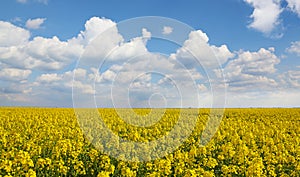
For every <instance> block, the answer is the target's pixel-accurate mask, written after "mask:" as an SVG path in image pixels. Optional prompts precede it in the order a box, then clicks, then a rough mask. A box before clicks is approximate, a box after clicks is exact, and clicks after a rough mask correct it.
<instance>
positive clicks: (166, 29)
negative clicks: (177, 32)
mask: <svg viewBox="0 0 300 177" xmlns="http://www.w3.org/2000/svg"><path fill="white" fill-rule="evenodd" d="M172 32H173V28H172V27H170V26H164V27H163V30H162V34H165V35H168V34H171V33H172Z"/></svg>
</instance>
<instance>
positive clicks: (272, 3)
mask: <svg viewBox="0 0 300 177" xmlns="http://www.w3.org/2000/svg"><path fill="white" fill-rule="evenodd" d="M244 1H245V2H246V3H248V4H250V5H251V6H252V7H253V8H254V10H253V13H252V14H251V16H250V17H251V18H252V19H253V21H252V22H251V23H250V25H249V27H250V28H253V29H256V30H258V31H261V32H263V33H265V34H270V33H271V32H272V31H273V30H274V29H275V28H276V27H277V26H278V25H279V24H280V19H279V17H280V14H281V12H282V11H283V9H282V8H281V6H280V2H281V1H280V0H264V1H261V0H244Z"/></svg>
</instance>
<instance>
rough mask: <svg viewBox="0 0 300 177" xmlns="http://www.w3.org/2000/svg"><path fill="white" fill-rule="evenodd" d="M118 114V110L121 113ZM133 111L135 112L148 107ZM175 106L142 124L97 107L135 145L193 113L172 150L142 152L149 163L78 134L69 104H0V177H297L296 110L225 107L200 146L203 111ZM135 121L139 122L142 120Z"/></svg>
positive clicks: (112, 143)
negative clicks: (186, 130)
mask: <svg viewBox="0 0 300 177" xmlns="http://www.w3.org/2000/svg"><path fill="white" fill-rule="evenodd" d="M82 111H84V110H82ZM119 111H121V112H122V115H126V112H127V111H128V110H126V109H122V110H119ZM134 111H135V113H136V114H138V115H147V114H149V112H151V111H149V110H147V109H135V110H134ZM181 111H182V110H180V109H167V110H166V112H165V113H164V114H163V116H162V117H161V119H160V120H159V121H158V122H156V123H155V124H153V125H151V126H149V127H147V128H142V127H138V126H134V125H132V124H129V123H128V122H126V121H124V120H123V119H122V118H120V117H119V115H118V113H117V111H115V110H114V109H99V114H100V115H101V116H102V118H103V120H104V122H105V124H106V126H107V127H109V128H110V129H111V130H112V131H113V132H114V133H115V134H117V135H118V136H119V137H121V138H124V139H127V140H131V141H136V142H150V141H152V140H155V139H157V138H161V137H163V136H165V135H167V134H168V132H169V131H171V130H172V128H173V127H174V126H175V124H176V123H177V121H178V119H179V116H186V120H183V121H182V126H186V124H188V123H189V115H197V123H196V125H195V126H194V130H193V131H192V133H191V134H190V136H189V138H188V139H187V140H186V141H185V142H184V143H182V144H181V146H180V147H179V148H177V149H176V150H175V151H173V152H171V153H169V154H168V155H166V156H164V157H162V158H153V157H155V154H150V155H149V157H145V159H147V158H148V159H149V161H144V162H128V161H126V160H118V159H119V158H114V157H113V156H109V155H107V154H104V153H103V152H102V151H101V150H99V148H96V146H95V145H96V144H97V142H93V143H92V142H91V140H97V138H96V136H99V135H97V134H95V132H93V131H90V132H89V133H85V134H84V133H83V129H84V128H85V127H84V126H85V125H84V124H83V125H80V126H79V124H78V121H77V117H76V116H75V114H74V111H73V109H67V108H64V109H62V108H55V109H54V108H53V109H50V108H0V177H2V176H3V177H4V176H6V177H8V176H25V177H34V176H98V177H102V176H105V177H108V176H129V177H131V176H132V177H133V176H188V177H190V176H295V177H296V176H300V148H299V147H300V136H299V134H300V129H299V127H300V109H296V108H295V109H226V110H225V113H224V118H223V120H222V122H221V125H220V127H219V129H218V131H217V132H216V134H215V135H214V137H213V138H212V140H211V141H210V142H209V143H208V144H207V145H206V146H204V147H201V146H199V145H200V141H201V134H202V132H203V130H204V128H205V125H206V124H205V122H206V121H207V120H208V118H209V116H210V114H209V112H210V110H209V109H200V110H198V109H187V110H185V111H184V114H180V112H181ZM128 115H130V114H128ZM86 116H87V117H88V116H89V115H88V112H87V115H86ZM152 116H154V117H153V118H155V114H152ZM87 121H93V120H89V119H88V118H87ZM139 121H140V120H139ZM143 121H144V122H143V123H144V124H145V125H146V124H149V122H147V121H150V120H149V119H145V120H143ZM86 125H89V124H86ZM101 126H103V125H95V127H93V128H100V129H101V128H103V127H101ZM180 133H184V132H180ZM98 143H100V144H99V146H98V147H102V148H105V149H113V147H114V146H118V147H120V148H121V149H122V148H124V149H130V148H132V147H131V146H130V145H128V144H122V142H120V141H118V140H116V139H113V138H112V139H111V140H110V141H107V142H98ZM165 143H168V142H165ZM149 148H152V149H153V148H154V149H155V148H158V147H155V146H154V147H149ZM159 148H168V146H163V145H160V146H159ZM100 149H101V148H100ZM146 151H147V149H145V152H146ZM133 153H134V152H133ZM114 155H115V154H114ZM119 156H120V157H121V156H122V157H123V158H124V159H126V158H127V157H126V155H124V154H119Z"/></svg>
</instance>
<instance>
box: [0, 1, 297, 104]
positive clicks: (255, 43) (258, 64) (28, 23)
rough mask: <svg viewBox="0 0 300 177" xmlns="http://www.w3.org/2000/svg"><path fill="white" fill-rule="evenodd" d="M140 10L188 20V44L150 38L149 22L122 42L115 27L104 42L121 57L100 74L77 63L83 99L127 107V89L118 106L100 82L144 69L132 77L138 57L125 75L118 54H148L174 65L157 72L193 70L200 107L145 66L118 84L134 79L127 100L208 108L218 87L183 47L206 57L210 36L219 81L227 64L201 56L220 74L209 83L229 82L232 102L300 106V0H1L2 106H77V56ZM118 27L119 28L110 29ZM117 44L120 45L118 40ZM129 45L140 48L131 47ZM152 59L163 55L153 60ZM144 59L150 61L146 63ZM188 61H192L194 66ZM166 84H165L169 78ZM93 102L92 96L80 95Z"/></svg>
mask: <svg viewBox="0 0 300 177" xmlns="http://www.w3.org/2000/svg"><path fill="white" fill-rule="evenodd" d="M142 16H161V17H167V18H171V19H175V20H177V21H178V22H182V23H184V24H187V25H189V26H190V27H191V28H193V30H191V31H190V34H186V36H185V39H186V41H185V43H182V44H180V45H182V46H179V45H175V44H172V43H170V42H168V41H163V40H155V39H154V38H153V39H151V36H153V35H154V34H155V32H153V31H151V30H150V31H149V29H147V28H143V31H142V29H137V30H138V31H140V32H139V33H138V34H137V35H139V36H136V37H140V38H144V40H142V42H141V39H132V41H133V42H132V43H130V41H127V39H125V41H124V39H123V41H122V39H119V38H118V37H120V36H118V34H117V33H113V32H112V33H110V35H111V36H110V37H111V40H110V38H109V39H107V40H109V41H106V42H107V44H116V45H118V46H117V47H118V49H117V50H119V51H116V52H115V53H116V54H112V55H116V56H115V57H112V58H110V60H111V63H110V64H109V65H107V66H104V67H105V69H104V71H102V72H95V68H93V67H92V66H89V65H85V63H79V66H77V68H76V69H75V71H78V72H79V73H80V74H79V75H80V79H81V80H78V81H77V82H76V84H77V85H76V84H75V86H77V87H76V88H78V90H76V89H75V90H76V91H78V94H79V95H81V92H82V93H83V94H82V95H84V94H87V95H93V94H95V93H97V94H96V95H97V96H99V98H98V99H101V100H103V101H102V102H101V104H103V106H113V105H112V104H118V105H119V106H120V107H124V106H126V105H127V101H126V98H125V97H126V93H125V92H124V93H123V92H120V91H118V93H115V95H116V96H115V97H117V98H118V99H120V102H119V103H111V97H110V98H109V96H110V95H111V94H110V90H109V89H108V90H106V91H103V88H104V87H107V88H109V87H110V86H111V83H112V81H115V80H117V78H113V79H112V77H115V76H116V75H117V76H119V77H120V78H122V77H121V76H122V73H123V74H125V75H126V77H127V76H128V77H129V76H130V75H131V74H132V75H136V74H137V73H134V74H133V72H137V71H138V69H136V68H135V65H136V63H138V61H144V60H143V59H140V60H138V58H139V57H136V58H137V59H136V60H134V61H135V62H134V63H130V62H129V63H130V64H131V67H130V69H129V68H127V69H128V70H130V71H132V72H131V73H124V72H123V70H124V68H126V66H125V64H124V60H121V58H126V57H128V56H131V57H132V56H138V55H141V52H142V51H143V52H144V53H142V54H143V56H144V57H145V58H151V59H149V60H152V61H151V63H152V64H153V65H155V63H154V62H155V61H156V62H158V63H156V64H158V65H161V64H162V63H163V62H164V61H165V60H166V63H165V64H166V65H168V64H167V63H168V62H169V64H170V62H171V64H170V65H169V66H168V67H170V68H168V67H166V68H163V67H162V68H160V67H158V69H157V70H159V71H160V72H163V71H164V69H165V70H168V71H170V73H169V74H170V75H172V76H173V79H174V78H177V79H178V80H180V79H183V80H188V79H187V78H184V77H183V78H182V77H179V75H180V73H177V72H181V73H184V72H185V71H184V70H188V72H189V73H194V74H192V75H193V79H192V80H193V81H195V85H196V87H197V88H198V90H196V92H197V93H196V95H197V96H198V98H199V99H200V100H201V101H200V102H201V103H200V104H196V103H194V102H193V101H190V98H191V97H193V96H195V95H192V96H191V95H189V94H188V93H194V92H192V90H189V88H184V89H183V91H182V92H183V93H186V94H188V95H186V96H185V98H184V99H183V98H179V97H178V94H175V93H174V95H169V96H167V95H166V94H167V93H170V92H171V93H172V92H173V91H174V90H172V88H171V87H170V85H169V86H166V85H165V86H164V87H162V86H158V83H156V85H155V84H154V83H152V82H153V80H158V79H157V78H160V76H158V75H157V74H152V75H151V74H150V75H147V74H143V73H145V70H146V68H144V70H141V71H139V72H140V73H141V75H140V79H139V77H138V76H136V77H133V78H132V80H130V81H128V82H129V83H123V84H125V85H120V87H121V88H127V87H130V88H131V86H132V84H136V85H135V86H134V87H132V89H133V90H132V92H131V91H129V92H130V95H135V94H136V95H135V96H134V97H132V98H129V100H130V101H129V102H130V104H132V105H131V106H135V107H138V106H139V105H142V107H146V106H147V105H148V106H149V104H150V103H149V99H150V97H151V95H155V94H156V96H152V97H151V98H152V101H153V103H151V104H152V105H153V104H154V105H155V104H156V105H157V106H158V107H159V106H168V107H172V106H174V107H180V106H183V107H188V106H195V107H196V106H209V105H211V104H212V103H211V99H212V93H211V92H209V91H210V89H211V88H209V84H207V80H208V79H207V78H206V79H205V76H204V77H202V78H201V77H200V76H198V75H205V74H203V71H204V70H203V68H202V69H201V66H197V67H196V66H195V65H194V64H193V62H192V64H191V60H190V58H186V55H187V54H186V53H185V52H184V50H182V49H183V48H187V49H190V50H191V52H192V53H193V55H194V56H196V58H197V59H199V58H201V57H203V53H205V51H202V52H203V53H201V52H200V51H201V50H200V49H203V48H199V46H201V45H200V43H201V42H203V41H204V43H205V44H203V45H205V46H206V47H207V50H211V51H214V53H215V54H216V58H218V59H219V60H220V63H221V65H222V69H223V72H224V73H223V74H224V76H225V78H218V76H217V74H216V73H217V70H218V69H220V68H217V67H212V64H211V63H213V61H212V60H214V59H211V60H208V59H209V57H206V58H205V59H204V60H207V61H204V63H205V64H204V68H205V67H208V68H209V69H207V70H209V71H207V72H211V73H215V74H216V75H215V76H212V74H211V75H210V76H212V77H213V78H212V79H211V80H213V82H216V83H218V82H221V80H222V79H225V82H224V83H223V82H222V84H224V86H227V87H228V88H227V93H226V94H227V99H226V100H227V101H226V106H227V107H256V106H258V107H273V106H282V107H295V106H299V105H300V102H299V101H298V100H300V91H298V90H300V89H299V88H300V33H299V31H300V1H299V0H266V1H260V0H223V1H222V0H210V1H208V0H207V1H197V0H189V1H177V0H175V1H159V0H154V1H143V0H142V1H141V0H132V1H116V0H112V1H98V0H89V1H83V0H78V1H70V0H69V1H68V0H61V1H59V0H2V1H1V6H0V34H1V35H0V69H1V70H0V84H1V87H0V98H1V100H2V101H1V103H0V105H3V106H17V105H20V106H67V107H69V106H72V74H73V71H74V68H75V63H76V62H77V61H78V59H79V58H80V56H81V57H82V55H83V56H85V55H87V51H88V50H87V47H88V46H89V44H88V43H89V42H92V39H94V40H95V39H96V37H97V36H98V35H99V34H100V32H101V31H104V29H108V28H109V27H112V26H113V25H115V24H118V23H120V22H122V21H124V20H128V19H132V18H136V17H142ZM166 23H167V22H166ZM121 26H122V25H120V26H117V27H116V28H117V31H118V32H119V33H120V34H119V35H121V38H122V37H124V36H122V29H121ZM125 26H126V25H125ZM165 27H168V26H167V25H166V26H165ZM111 29H112V31H113V27H112V28H111ZM173 31H174V32H173ZM175 32H176V28H174V29H173V28H172V30H171V32H170V35H169V34H167V35H169V36H171V35H172V33H173V34H175ZM147 34H148V35H150V36H147ZM113 37H115V38H113ZM100 38H101V37H100ZM117 38H118V39H117ZM206 39H207V41H206ZM114 40H115V41H114ZM114 42H115V43H114ZM120 42H121V43H122V44H119V43H120ZM199 42H200V43H199ZM95 43H96V42H95ZM131 44H132V45H133V46H134V47H135V48H134V49H131V48H128V46H131ZM104 47H105V46H104ZM125 49H126V50H125ZM197 49H199V50H197ZM99 50H102V49H101V48H100V49H99ZM124 50H125V51H124ZM129 50H130V51H131V50H132V52H133V54H132V53H130V55H129V54H128V51H129ZM122 52H123V53H122ZM154 52H159V53H161V55H162V54H164V57H162V56H156V55H155V56H154ZM99 55H100V54H99ZM98 57H99V56H98ZM116 57H119V58H118V59H116ZM155 57H157V60H156V59H153V58H155ZM159 58H160V59H159ZM177 61H179V62H181V64H182V65H183V66H185V67H186V68H185V69H183V68H181V69H182V70H180V69H178V68H177V69H174V67H175V65H176V64H174V63H176V62H177ZM122 62H123V63H122ZM144 62H149V61H148V60H146V59H145V61H144ZM160 62H161V63H160ZM125 63H126V62H125ZM159 63H160V64H159ZM98 64H99V63H98ZM190 65H192V66H195V67H194V68H190V67H189V66H190ZM95 66H97V64H96V65H95ZM176 66H178V64H177V65H176ZM172 67H173V70H172V69H171V68H172ZM116 68H119V69H116ZM120 68H123V70H122V69H120ZM118 73H119V75H118ZM197 73H198V75H197ZM93 74H94V75H99V77H100V78H98V79H97V78H96V76H95V77H93V76H92V75H93ZM155 75H156V76H155ZM181 75H184V74H181ZM81 76H82V77H81ZM83 78H84V79H83ZM91 78H93V79H91ZM149 78H150V79H149ZM195 78H196V79H195ZM89 79H90V80H89ZM110 79H111V80H110ZM144 79H145V80H144ZM87 80H89V81H87ZM95 80H97V81H98V82H96V83H97V84H99V85H98V86H99V88H98V90H97V88H96V87H95V88H93V84H91V83H92V81H93V82H95ZM151 80H152V81H151ZM165 80H166V79H165ZM108 81H109V82H108ZM135 81H139V83H138V82H135ZM120 82H121V81H120ZM148 82H149V83H148ZM158 82H159V81H158ZM160 83H163V78H162V79H161V82H160ZM178 83H179V84H178V85H180V84H183V85H185V86H186V87H188V84H186V83H183V82H179V81H178ZM97 84H96V85H97ZM126 84H127V85H126ZM143 84H145V85H143ZM147 84H148V85H147ZM149 84H150V85H149ZM211 84H212V83H211ZM222 84H221V85H222ZM167 85H168V84H167ZM178 85H177V86H178ZM212 85H214V84H212ZM137 86H139V87H137ZM192 87H193V86H191V88H192ZM216 87H217V86H216ZM116 88H118V87H116ZM149 88H151V89H152V92H151V91H149ZM151 89H150V90H151ZM99 90H101V91H99ZM146 90H147V91H146ZM158 92H160V94H161V96H162V97H165V98H164V99H165V100H167V101H166V103H165V104H166V105H161V104H160V103H161V102H162V100H163V99H162V97H160V96H157V93H158ZM174 92H175V91H174ZM100 93H101V94H100ZM176 95H177V96H176ZM215 95H219V93H215ZM123 97H124V99H123ZM88 98H90V97H87V98H80V99H82V100H86V99H88ZM145 98H148V99H145ZM156 98H157V100H155V99H156ZM168 99H169V100H168ZM122 100H123V101H122ZM145 100H146V101H145ZM189 101H190V102H189ZM170 102H172V103H174V104H171V103H170ZM82 103H85V102H84V101H82ZM175 103H176V104H175ZM177 103H178V104H177ZM99 104H100V103H99ZM87 105H88V103H87ZM127 106H128V105H127Z"/></svg>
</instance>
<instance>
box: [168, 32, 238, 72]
mask: <svg viewBox="0 0 300 177" xmlns="http://www.w3.org/2000/svg"><path fill="white" fill-rule="evenodd" d="M233 56H234V54H233V53H232V52H230V50H229V49H228V48H227V46H226V45H222V46H220V47H217V46H214V45H210V44H209V38H208V36H207V35H206V34H205V33H204V32H202V31H201V30H197V31H192V32H191V33H190V34H189V38H188V40H186V41H185V42H184V44H183V46H182V47H181V48H180V49H178V50H177V51H176V53H175V54H171V56H170V57H171V58H172V59H177V60H179V61H180V62H181V63H182V64H183V65H184V66H185V67H187V68H191V67H193V66H194V65H195V64H197V65H199V63H200V64H201V65H202V66H204V67H208V68H211V67H214V68H216V67H218V66H220V65H222V64H223V63H225V62H226V61H227V60H228V59H230V58H232V57H233Z"/></svg>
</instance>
